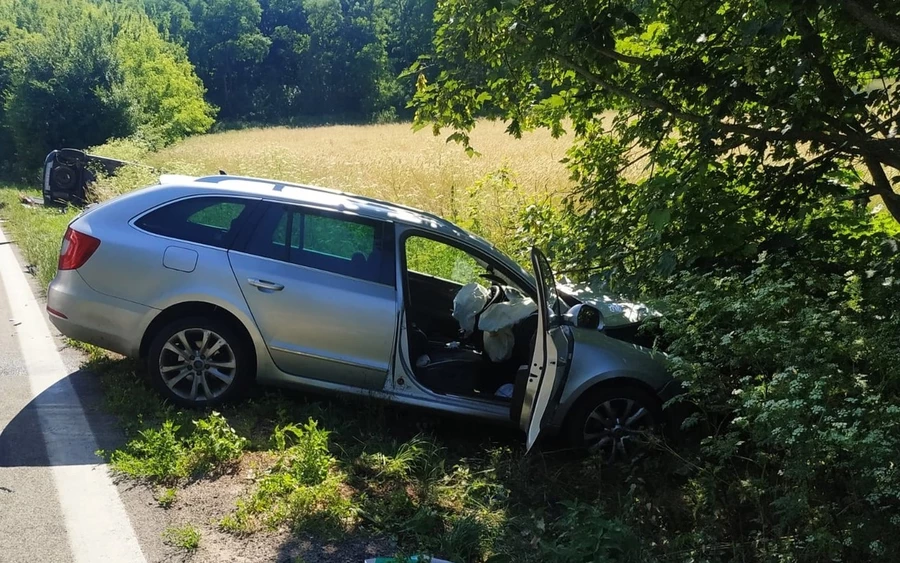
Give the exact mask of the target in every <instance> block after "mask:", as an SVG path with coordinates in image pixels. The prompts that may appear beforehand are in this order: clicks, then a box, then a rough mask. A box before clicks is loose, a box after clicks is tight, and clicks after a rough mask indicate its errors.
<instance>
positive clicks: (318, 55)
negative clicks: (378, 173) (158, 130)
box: [141, 0, 434, 122]
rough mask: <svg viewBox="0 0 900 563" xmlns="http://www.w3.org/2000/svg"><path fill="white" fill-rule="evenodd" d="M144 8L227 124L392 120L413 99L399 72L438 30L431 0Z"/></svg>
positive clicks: (240, 0) (181, 0)
mask: <svg viewBox="0 0 900 563" xmlns="http://www.w3.org/2000/svg"><path fill="white" fill-rule="evenodd" d="M141 3H142V5H143V7H144V10H145V11H146V13H147V14H148V15H149V16H150V17H151V18H152V19H153V21H155V22H156V24H157V26H158V28H159V29H160V30H161V31H162V33H163V34H164V35H165V36H167V37H169V38H171V39H172V40H174V41H176V42H178V43H180V44H183V45H185V46H187V50H188V55H189V57H190V60H191V61H192V62H193V63H194V65H195V66H196V68H197V70H198V73H199V74H200V76H201V77H202V78H203V80H204V83H205V85H206V87H207V88H208V90H209V97H210V100H211V101H212V102H213V103H215V104H216V105H218V106H219V107H221V110H222V111H221V116H222V117H223V118H224V119H229V120H250V121H256V122H260V121H268V122H273V121H275V122H302V121H304V120H309V119H321V118H322V117H326V118H328V119H335V118H337V119H355V120H360V119H362V120H368V119H375V118H379V119H385V118H387V119H391V118H392V116H397V115H400V114H402V113H404V112H405V110H404V106H405V104H406V99H407V98H408V97H409V96H410V95H411V94H412V87H413V85H412V83H411V82H410V81H404V82H405V83H404V82H401V81H400V80H399V79H398V75H399V74H400V73H401V71H402V70H404V69H405V68H406V67H407V66H409V64H411V63H412V62H413V61H414V60H415V58H416V57H418V56H419V55H421V54H423V53H426V52H428V51H429V50H430V42H431V37H432V34H433V31H434V23H433V18H432V15H433V12H434V1H433V0H384V1H375V0H349V1H340V0H297V1H292V2H287V1H283V0H280V1H269V2H261V1H259V0H142V2H141Z"/></svg>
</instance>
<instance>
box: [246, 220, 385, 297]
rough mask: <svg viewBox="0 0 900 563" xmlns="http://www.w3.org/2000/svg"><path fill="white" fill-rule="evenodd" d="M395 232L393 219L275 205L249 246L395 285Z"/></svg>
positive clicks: (296, 261)
mask: <svg viewBox="0 0 900 563" xmlns="http://www.w3.org/2000/svg"><path fill="white" fill-rule="evenodd" d="M392 232H393V231H392V229H391V225H389V224H385V223H381V222H378V221H373V220H369V219H364V218H360V217H353V216H345V215H341V214H337V213H334V214H332V213H328V212H322V211H315V210H304V209H302V208H297V207H290V206H281V205H273V206H272V207H271V208H270V209H269V210H268V211H267V212H266V214H265V215H264V216H263V218H262V220H261V221H260V222H259V224H258V226H257V228H256V230H255V231H254V233H253V236H252V237H251V239H250V241H249V242H248V244H247V246H246V251H247V252H249V253H251V254H256V255H258V256H265V257H267V258H275V259H277V260H282V261H285V262H291V263H294V264H297V265H300V266H308V267H311V268H316V269H319V270H325V271H328V272H333V273H336V274H342V275H346V276H351V277H354V278H358V279H363V280H367V281H374V282H377V283H384V284H388V285H393V283H394V260H393V256H394V255H393V252H392V248H391V247H392V243H391V242H390V240H391V238H390V235H391V233H392ZM288 233H290V237H288Z"/></svg>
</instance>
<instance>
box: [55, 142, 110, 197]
mask: <svg viewBox="0 0 900 563" xmlns="http://www.w3.org/2000/svg"><path fill="white" fill-rule="evenodd" d="M125 164H127V163H126V162H124V161H121V160H117V159H115V158H107V157H105V156H97V155H93V154H88V153H86V152H84V151H81V150H78V149H59V150H55V151H51V152H50V154H48V155H47V158H45V159H44V174H43V185H42V190H43V193H44V205H68V204H71V205H77V206H81V205H84V202H85V200H86V197H87V190H88V187H89V185H90V183H91V182H93V181H94V180H96V179H97V173H98V172H102V173H104V174H107V175H112V174H115V173H116V170H118V169H119V168H121V167H122V166H124V165H125Z"/></svg>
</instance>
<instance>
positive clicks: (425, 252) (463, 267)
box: [404, 236, 490, 286]
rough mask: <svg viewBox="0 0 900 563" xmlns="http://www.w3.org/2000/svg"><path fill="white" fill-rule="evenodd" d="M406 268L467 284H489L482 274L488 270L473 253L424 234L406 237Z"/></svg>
mask: <svg viewBox="0 0 900 563" xmlns="http://www.w3.org/2000/svg"><path fill="white" fill-rule="evenodd" d="M404 247H405V251H406V269H407V270H409V271H412V272H416V273H419V274H425V275H428V276H433V277H436V278H442V279H445V280H450V281H453V282H456V283H458V284H462V285H465V284H467V283H471V282H477V283H479V284H481V285H484V286H489V285H490V282H489V281H487V280H485V279H484V278H481V277H480V274H483V273H486V272H487V270H486V269H485V268H484V267H483V266H482V265H481V264H480V262H479V261H478V260H476V259H475V257H473V256H472V255H471V254H469V253H467V252H465V251H464V250H461V249H459V248H456V247H453V246H450V245H449V244H444V243H442V242H438V241H435V240H431V239H428V238H424V237H417V236H412V237H409V238H408V239H406V244H405V245H404Z"/></svg>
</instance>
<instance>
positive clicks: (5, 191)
mask: <svg viewBox="0 0 900 563" xmlns="http://www.w3.org/2000/svg"><path fill="white" fill-rule="evenodd" d="M20 194H21V195H28V196H31V197H33V198H36V199H38V200H40V198H41V193H40V191H39V190H33V189H29V190H26V189H20V188H18V187H16V186H6V187H0V207H2V209H0V217H2V218H3V219H6V222H5V223H3V230H4V232H5V233H6V235H7V237H8V238H10V239H12V240H13V241H14V242H15V243H16V245H17V246H18V247H19V249H20V250H21V252H22V255H23V256H24V258H25V260H26V261H27V262H28V264H30V265H32V266H33V267H34V270H35V275H36V277H37V279H38V282H39V283H40V285H41V287H43V288H46V287H47V286H48V285H49V284H50V280H52V279H53V276H55V275H56V264H57V262H58V261H59V247H60V244H61V243H62V237H63V234H65V232H66V226H67V225H68V224H69V222H70V221H71V220H72V219H73V218H74V217H75V215H76V214H77V213H78V211H77V210H76V209H73V208H69V209H65V210H60V209H44V208H43V207H40V206H24V205H22V203H21V202H20V201H19V197H20ZM3 204H5V205H3Z"/></svg>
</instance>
